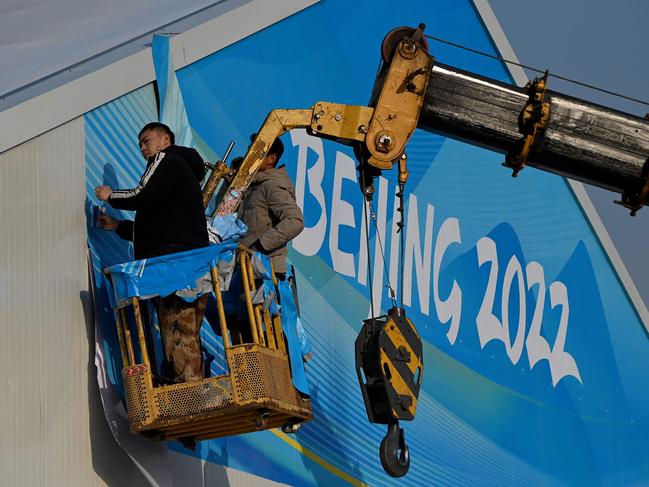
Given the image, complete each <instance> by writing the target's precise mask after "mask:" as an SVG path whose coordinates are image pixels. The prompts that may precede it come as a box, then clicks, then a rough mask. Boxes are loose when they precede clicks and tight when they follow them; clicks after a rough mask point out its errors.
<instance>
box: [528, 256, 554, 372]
mask: <svg viewBox="0 0 649 487" xmlns="http://www.w3.org/2000/svg"><path fill="white" fill-rule="evenodd" d="M525 274H526V276H527V289H532V288H533V287H534V286H538V287H539V293H538V295H537V297H536V306H535V307H534V315H532V324H531V325H530V331H529V333H528V335H527V340H525V348H526V349H527V358H528V359H529V362H530V370H531V369H533V368H534V365H536V363H537V362H538V361H539V360H542V359H547V360H550V346H549V345H548V342H547V341H546V339H545V338H543V336H541V322H542V321H543V307H544V306H545V294H546V291H545V276H544V272H543V267H542V266H541V264H539V263H538V262H529V263H528V264H527V266H526V267H525Z"/></svg>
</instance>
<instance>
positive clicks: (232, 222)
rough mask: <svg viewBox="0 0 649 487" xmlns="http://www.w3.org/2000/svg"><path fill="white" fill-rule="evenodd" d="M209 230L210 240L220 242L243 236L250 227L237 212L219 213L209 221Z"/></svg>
mask: <svg viewBox="0 0 649 487" xmlns="http://www.w3.org/2000/svg"><path fill="white" fill-rule="evenodd" d="M207 231H208V233H209V237H210V242H214V243H220V242H223V241H225V240H228V239H231V238H239V237H243V236H244V235H245V234H246V233H248V227H247V226H246V224H245V223H243V222H242V221H241V220H239V218H238V217H237V214H236V213H231V214H229V215H223V216H221V215H219V216H216V217H214V219H212V220H209V221H208V225H207Z"/></svg>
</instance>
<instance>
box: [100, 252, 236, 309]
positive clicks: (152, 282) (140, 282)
mask: <svg viewBox="0 0 649 487" xmlns="http://www.w3.org/2000/svg"><path fill="white" fill-rule="evenodd" d="M236 247H237V244H236V242H228V243H222V244H215V245H209V246H207V247H203V248H200V249H195V250H189V251H187V252H178V253H175V254H168V255H162V256H160V257H153V258H150V259H142V260H135V261H133V262H127V263H125V264H117V265H114V266H112V267H109V268H108V269H107V270H106V271H107V272H109V273H110V276H111V280H112V283H113V289H114V295H113V296H111V300H112V302H111V305H112V306H113V307H114V306H115V303H121V302H123V301H125V300H128V299H130V298H132V297H135V296H163V297H164V296H168V295H170V294H172V293H174V292H176V291H181V290H187V289H196V287H197V282H198V281H200V280H201V279H202V278H203V277H204V276H205V274H209V272H210V269H211V267H212V266H215V265H216V264H217V262H218V261H219V260H221V259H228V260H229V259H231V258H232V257H233V256H234V250H235V249H236ZM109 295H110V293H109Z"/></svg>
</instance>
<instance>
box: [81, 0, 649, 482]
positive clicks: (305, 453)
mask: <svg viewBox="0 0 649 487" xmlns="http://www.w3.org/2000/svg"><path fill="white" fill-rule="evenodd" d="M420 22H424V23H426V25H427V32H428V33H430V34H432V35H435V36H437V37H441V38H446V39H450V40H453V41H455V42H458V43H460V44H463V45H467V46H471V47H473V48H475V49H478V50H481V51H486V52H489V53H492V54H497V53H496V52H495V51H494V48H493V45H492V42H491V40H490V37H489V33H488V32H486V30H485V26H484V24H483V22H482V21H481V19H480V18H479V17H478V15H477V13H476V11H475V10H474V7H473V5H472V2H470V1H468V0H428V1H424V0H421V1H407V2H400V3H399V4H398V6H397V5H396V4H395V3H394V2H389V1H387V0H377V1H369V0H361V1H357V2H352V3H350V2H344V1H342V0H327V1H324V2H320V3H318V4H316V5H314V6H313V7H310V8H308V9H306V10H305V11H302V12H301V13H299V14H296V15H294V16H292V17H290V18H288V19H286V20H283V21H281V22H279V23H277V24H274V25H272V26H270V27H268V28H266V29H264V30H263V31H260V32H258V33H257V34H255V35H252V36H250V37H248V38H246V39H243V40H241V41H240V42H238V43H236V44H233V45H231V46H229V47H227V48H225V49H223V50H222V51H219V52H217V53H215V54H213V55H211V56H209V57H207V58H204V59H202V60H201V61H198V62H196V63H194V64H192V65H190V66H188V67H186V68H184V69H182V70H180V71H179V72H178V73H177V77H178V83H179V88H180V91H181V92H182V98H183V100H184V103H185V107H186V110H187V116H188V120H189V124H190V125H191V128H192V130H193V133H194V134H196V135H197V136H198V137H200V140H202V141H203V142H204V143H205V144H207V145H208V146H209V147H210V148H211V149H212V150H213V151H217V150H218V149H220V148H222V147H224V146H225V145H227V141H229V140H230V139H234V140H235V141H236V143H237V145H236V147H235V152H236V150H237V149H236V148H238V150H239V151H240V153H242V152H244V150H245V148H246V147H247V145H248V140H249V135H250V134H251V133H253V132H256V131H257V130H258V129H259V126H260V124H261V123H262V121H263V120H264V118H265V116H266V114H267V113H268V112H269V111H270V110H272V109H274V108H308V107H310V106H312V105H313V104H314V103H315V102H317V101H320V100H324V101H332V102H338V103H348V104H354V105H364V104H366V103H367V102H368V99H369V96H370V92H371V89H372V85H373V82H374V77H375V75H376V71H377V66H378V65H379V61H380V53H379V47H380V45H381V40H382V38H383V36H384V35H385V34H386V33H387V32H388V31H390V30H391V29H392V28H394V27H396V26H400V25H417V24H418V23H420ZM430 51H431V53H432V54H433V55H434V56H435V57H436V59H438V60H439V61H440V62H443V63H445V64H450V65H453V66H457V67H459V68H462V69H467V70H470V71H472V72H475V73H477V74H481V75H485V76H489V77H492V78H495V79H499V80H506V81H509V77H508V73H507V72H506V71H505V69H504V67H503V65H502V64H501V63H499V62H498V61H496V60H494V59H489V58H484V57H480V56H476V55H475V54H472V53H468V52H466V51H462V50H457V49H454V48H452V47H450V46H446V45H443V44H436V43H431V45H430ZM154 119H157V113H156V111H155V100H154V97H153V93H152V89H151V87H145V88H142V89H141V90H138V91H136V92H134V93H131V94H129V95H126V96H124V97H122V98H120V99H118V100H116V101H115V102H113V103H110V104H108V105H106V106H104V107H101V108H99V109H97V110H95V111H93V112H91V113H89V114H88V115H87V116H86V151H87V164H88V170H87V173H88V188H89V192H88V195H89V198H90V199H91V200H92V199H93V198H94V192H93V191H91V189H92V188H94V186H96V185H97V184H101V183H105V184H110V183H111V182H112V183H114V184H115V185H116V186H117V187H129V185H134V182H135V181H137V178H139V175H140V174H141V172H142V169H143V165H144V161H142V160H139V159H138V156H139V154H138V151H137V145H136V140H137V139H136V133H137V130H138V129H139V127H141V125H143V124H144V123H146V122H148V121H151V120H154ZM283 141H284V144H285V147H286V151H285V153H284V155H283V157H282V161H281V162H282V163H283V164H285V165H286V167H287V170H288V172H289V174H290V176H291V178H292V179H293V181H294V183H295V187H296V195H297V200H298V204H299V205H300V206H301V208H302V209H303V211H304V214H305V224H306V228H305V230H304V231H303V232H302V234H301V235H300V236H299V237H298V238H296V239H295V240H294V241H293V243H292V248H291V251H290V254H289V257H290V260H291V261H292V263H293V264H294V265H295V267H296V277H297V282H298V288H299V296H300V313H301V315H300V317H301V322H302V323H303V325H304V329H305V332H306V334H307V335H308V338H309V340H310V342H311V344H312V352H313V359H312V360H311V361H310V362H308V364H307V365H306V373H307V376H308V377H309V382H310V384H311V394H312V398H313V410H314V420H313V421H312V422H310V423H308V424H306V425H304V426H303V427H302V429H301V430H300V431H299V432H298V433H297V434H296V435H294V436H287V435H284V434H283V433H281V432H279V431H275V430H273V431H268V432H262V433H254V434H250V435H242V436H238V437H231V438H224V439H219V440H212V441H208V442H204V443H201V444H200V445H199V448H198V449H197V450H196V451H195V452H191V451H188V450H185V449H184V448H183V447H182V446H181V445H179V444H176V443H171V444H170V445H169V448H171V449H174V450H176V451H180V452H182V453H184V454H186V455H191V456H196V457H200V458H201V459H203V460H206V461H209V462H215V463H219V464H222V465H226V466H229V467H233V468H236V469H240V470H243V471H246V472H249V473H252V474H254V475H258V476H261V477H264V478H268V479H272V480H274V481H277V482H283V483H287V484H291V485H337V484H347V483H350V484H352V485H363V484H369V485H391V484H395V485H396V484H397V483H400V482H404V481H405V482H407V484H408V485H431V484H432V485H467V484H477V485H498V486H501V485H527V484H535V485H562V484H571V485H599V484H615V485H619V484H637V485H640V484H645V483H649V460H648V457H647V451H649V418H648V417H647V411H649V388H647V387H646V379H645V377H644V374H645V373H646V371H647V370H649V340H648V339H647V334H646V331H645V326H644V324H643V323H642V322H641V321H640V319H639V318H638V315H637V313H636V311H635V309H634V308H633V306H632V304H631V302H630V300H629V298H628V296H627V294H626V292H625V289H624V288H623V286H622V285H621V283H620V281H619V279H618V277H617V276H616V274H615V272H614V270H613V268H612V266H611V264H610V261H609V259H608V256H607V255H606V253H605V252H604V250H603V249H602V247H601V245H600V243H599V241H598V239H597V237H596V235H595V234H594V232H593V230H592V228H591V226H590V224H589V222H588V220H587V218H586V217H585V216H584V214H583V212H582V210H581V208H580V206H579V204H578V203H577V201H576V200H575V197H574V195H573V194H572V192H571V190H570V188H569V186H568V185H567V184H566V182H565V181H564V180H563V179H562V178H560V177H557V176H555V175H551V174H546V173H542V172H540V171H537V170H534V169H531V168H528V169H525V171H523V173H521V175H520V176H519V177H518V178H516V179H513V178H511V177H510V173H509V171H507V170H505V169H503V168H502V167H501V166H500V163H501V162H502V160H503V156H502V155H501V154H495V153H492V152H488V151H486V150H483V149H480V148H476V147H473V146H469V145H466V144H464V143H461V142H459V141H456V140H451V139H447V138H444V137H442V136H440V135H437V134H431V133H426V132H422V131H417V132H416V133H415V134H414V136H413V138H412V140H411V142H410V143H409V145H408V149H407V152H408V156H409V157H408V163H409V169H410V180H409V182H408V184H407V187H406V197H405V202H406V210H405V215H406V222H407V224H406V228H405V233H404V246H403V254H404V258H403V262H401V259H400V253H401V247H400V245H401V244H400V236H398V235H397V234H396V232H395V230H396V223H397V218H396V214H397V212H396V208H397V205H398V201H397V198H396V197H395V192H396V174H395V173H396V171H393V172H389V171H386V172H384V173H383V175H382V176H381V177H379V178H378V179H377V181H376V182H375V184H376V188H377V191H376V194H375V196H374V201H373V204H372V207H371V208H369V209H368V212H367V215H366V213H365V212H364V207H363V198H362V196H361V194H360V191H359V189H358V181H357V175H356V170H355V166H356V164H357V163H356V161H355V159H354V156H353V154H352V152H351V150H350V149H349V148H347V147H343V146H340V145H337V144H335V143H333V142H331V141H326V140H322V139H318V138H314V137H311V136H309V135H307V134H306V132H305V131H301V130H295V131H292V132H290V133H289V134H286V135H285V136H283ZM109 211H110V210H109ZM366 218H369V219H370V221H369V227H370V232H369V253H370V255H371V262H368V259H367V251H366V246H365V241H366V235H365V230H364V228H365V219H366ZM89 241H90V245H91V248H92V249H93V252H94V255H95V262H96V264H95V265H96V268H97V269H100V268H101V266H102V265H106V264H110V263H115V262H120V261H124V260H128V258H127V256H128V249H127V247H126V246H125V245H124V244H123V243H122V242H120V241H118V240H117V239H116V238H115V237H114V236H113V235H107V234H106V232H101V231H99V230H94V229H91V230H89ZM402 271H403V274H404V287H403V289H397V288H398V285H399V282H400V273H401V272H402ZM98 280H99V281H100V280H101V276H99V279H98ZM370 288H371V289H372V291H373V302H374V312H375V313H377V314H378V313H379V312H381V311H385V310H386V309H388V308H389V307H391V306H392V305H393V298H392V292H391V288H393V289H395V291H396V293H397V296H396V301H397V302H399V301H400V300H401V299H402V300H403V304H404V307H405V308H406V310H407V313H408V316H409V317H410V319H411V320H412V321H413V323H414V324H415V326H416V327H417V329H418V330H419V333H420V335H421V337H422V339H423V341H424V344H423V346H424V367H425V370H424V377H423V385H422V389H421V392H420V397H419V404H418V409H417V417H416V419H415V420H414V422H412V423H403V426H404V427H405V429H406V439H407V442H408V445H409V447H410V452H411V460H412V464H411V468H410V472H409V473H408V475H407V477H406V479H405V480H403V481H397V480H394V479H391V478H389V477H388V476H387V475H386V474H385V472H384V471H383V470H382V468H381V466H380V463H379V461H378V445H379V444H380V442H381V439H382V437H383V436H384V434H385V427H383V426H379V425H372V424H369V423H368V421H367V417H366V414H365V407H364V404H363V402H362V397H361V394H360V391H359V388H358V384H357V378H356V372H355V365H354V349H353V346H354V340H355V338H356V334H357V333H358V331H359V330H360V327H361V324H362V323H361V322H362V319H364V318H366V317H367V316H368V314H370V312H371V310H370V299H369V292H370ZM106 319H107V320H108V321H107V323H110V316H107V318H106ZM107 326H111V325H107ZM204 328H206V327H204ZM106 335H107V336H108V335H109V334H108V333H106ZM107 340H110V338H107ZM208 343H209V340H208ZM214 343H215V344H216V343H217V342H214ZM106 346H107V350H108V351H109V354H108V355H110V356H112V357H113V358H114V359H115V360H118V357H119V349H118V348H115V344H114V343H108V344H107V345H106ZM215 346H218V345H215Z"/></svg>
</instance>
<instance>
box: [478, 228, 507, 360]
mask: <svg viewBox="0 0 649 487" xmlns="http://www.w3.org/2000/svg"><path fill="white" fill-rule="evenodd" d="M476 247H477V250H478V266H479V267H482V266H483V265H484V264H486V263H487V262H491V269H489V279H488V281H487V289H486V291H485V295H484V299H483V300H482V304H481V305H480V311H478V316H476V319H475V323H476V326H477V328H478V338H479V339H480V348H484V346H485V345H486V344H487V343H489V342H490V341H491V340H501V341H504V340H503V326H502V325H501V324H500V321H499V320H498V318H496V317H495V316H494V314H493V313H492V312H491V310H493V307H494V299H495V297H496V281H497V279H498V254H497V251H496V243H495V242H494V241H493V240H491V239H490V238H488V237H483V238H481V239H480V240H478V244H477V246H476Z"/></svg>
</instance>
